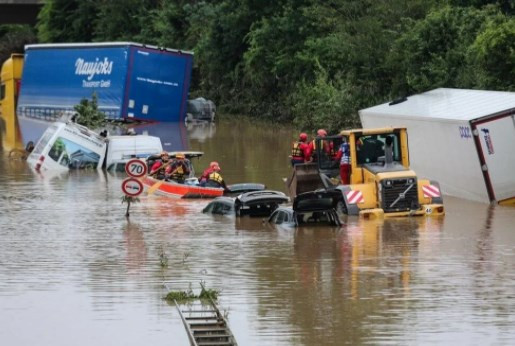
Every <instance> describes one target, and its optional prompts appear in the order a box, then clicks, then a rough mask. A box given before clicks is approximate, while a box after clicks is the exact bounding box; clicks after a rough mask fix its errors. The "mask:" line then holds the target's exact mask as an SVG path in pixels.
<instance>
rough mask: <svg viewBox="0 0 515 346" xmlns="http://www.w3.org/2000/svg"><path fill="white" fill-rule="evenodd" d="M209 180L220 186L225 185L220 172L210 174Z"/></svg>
mask: <svg viewBox="0 0 515 346" xmlns="http://www.w3.org/2000/svg"><path fill="white" fill-rule="evenodd" d="M207 180H208V181H209V180H210V181H214V182H216V183H218V184H220V185H223V183H224V179H223V178H222V176H221V175H220V173H218V172H213V173H211V174H209V177H208V179H207Z"/></svg>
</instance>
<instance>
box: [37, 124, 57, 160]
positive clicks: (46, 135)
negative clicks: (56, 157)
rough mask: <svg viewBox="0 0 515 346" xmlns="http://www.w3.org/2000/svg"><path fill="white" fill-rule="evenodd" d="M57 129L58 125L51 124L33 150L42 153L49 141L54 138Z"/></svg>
mask: <svg viewBox="0 0 515 346" xmlns="http://www.w3.org/2000/svg"><path fill="white" fill-rule="evenodd" d="M56 130H57V127H55V126H50V127H49V128H48V129H47V130H46V131H45V133H44V134H43V136H42V137H41V140H40V141H39V142H38V144H37V145H36V147H35V148H34V150H33V151H32V153H33V154H41V153H42V152H43V149H45V147H46V145H47V144H48V141H49V140H50V139H51V138H52V136H53V135H54V133H55V131H56Z"/></svg>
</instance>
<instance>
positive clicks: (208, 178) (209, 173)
mask: <svg viewBox="0 0 515 346" xmlns="http://www.w3.org/2000/svg"><path fill="white" fill-rule="evenodd" d="M220 171H221V168H220V166H219V165H218V162H216V161H213V162H211V163H210V164H209V168H207V169H206V170H205V171H204V173H202V176H201V177H200V186H206V187H223V188H224V189H225V190H227V185H226V184H225V181H224V179H223V178H222V175H221V174H220Z"/></svg>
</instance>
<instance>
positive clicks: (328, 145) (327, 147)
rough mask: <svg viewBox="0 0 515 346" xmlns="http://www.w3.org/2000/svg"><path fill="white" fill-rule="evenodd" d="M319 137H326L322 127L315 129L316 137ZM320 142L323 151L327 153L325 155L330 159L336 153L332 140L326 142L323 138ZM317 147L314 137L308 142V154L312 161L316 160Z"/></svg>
mask: <svg viewBox="0 0 515 346" xmlns="http://www.w3.org/2000/svg"><path fill="white" fill-rule="evenodd" d="M318 137H320V138H324V137H327V131H326V130H324V129H319V130H318V131H317V138H318ZM321 143H322V146H323V148H324V152H325V153H326V154H327V156H328V157H329V158H330V159H331V160H332V159H333V158H334V156H335V155H336V153H335V152H334V150H333V142H327V141H325V140H323V139H322V141H321ZM316 151H317V147H316V138H314V139H313V140H312V141H311V142H310V143H309V152H310V155H311V159H312V161H317V159H318V158H317V155H318V154H317V152H316Z"/></svg>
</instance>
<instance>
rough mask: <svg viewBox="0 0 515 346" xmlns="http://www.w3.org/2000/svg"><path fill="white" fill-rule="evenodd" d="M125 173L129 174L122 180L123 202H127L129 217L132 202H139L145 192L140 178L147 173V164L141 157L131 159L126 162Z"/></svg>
mask: <svg viewBox="0 0 515 346" xmlns="http://www.w3.org/2000/svg"><path fill="white" fill-rule="evenodd" d="M125 173H127V175H128V176H129V178H126V179H125V180H124V181H123V182H122V191H123V193H124V194H125V196H124V197H123V202H127V211H126V212H125V216H126V217H129V208H130V207H131V202H138V201H139V199H138V198H137V197H138V196H139V195H141V193H142V192H143V184H142V183H141V181H139V179H138V178H142V177H144V176H145V175H146V174H147V164H146V163H145V162H144V161H142V160H139V159H132V160H129V161H128V162H127V163H126V164H125Z"/></svg>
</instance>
